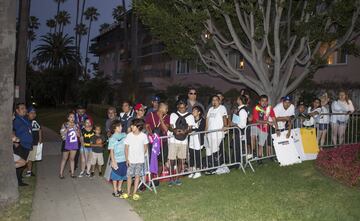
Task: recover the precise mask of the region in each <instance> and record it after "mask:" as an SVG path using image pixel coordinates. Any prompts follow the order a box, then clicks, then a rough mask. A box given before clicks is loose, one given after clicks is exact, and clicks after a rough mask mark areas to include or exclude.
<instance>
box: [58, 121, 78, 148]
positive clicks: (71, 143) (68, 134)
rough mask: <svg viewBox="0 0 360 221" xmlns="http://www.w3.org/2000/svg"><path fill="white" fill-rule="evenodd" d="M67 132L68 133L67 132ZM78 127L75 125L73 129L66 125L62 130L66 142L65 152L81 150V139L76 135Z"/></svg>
mask: <svg viewBox="0 0 360 221" xmlns="http://www.w3.org/2000/svg"><path fill="white" fill-rule="evenodd" d="M66 130H67V131H66ZM77 130H78V126H77V125H75V126H74V127H72V128H69V127H68V125H67V124H64V125H63V126H62V128H61V131H60V133H61V136H62V138H63V140H64V141H65V146H64V149H65V150H77V149H79V138H78V136H77V134H76V131H77Z"/></svg>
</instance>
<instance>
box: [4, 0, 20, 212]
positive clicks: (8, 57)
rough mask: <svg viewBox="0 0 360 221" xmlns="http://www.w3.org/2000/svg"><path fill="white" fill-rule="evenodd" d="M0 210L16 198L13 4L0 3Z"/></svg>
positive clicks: (5, 1)
mask: <svg viewBox="0 0 360 221" xmlns="http://www.w3.org/2000/svg"><path fill="white" fill-rule="evenodd" d="M0 8H1V9H2V12H1V13H0V25H1V29H0V42H1V43H0V54H1V55H2V56H0V67H1V74H0V113H1V114H2V117H0V139H1V145H0V162H1V166H0V177H1V179H0V210H1V208H3V207H4V206H6V205H8V204H9V203H12V202H15V201H16V200H17V198H18V195H19V194H18V186H17V179H16V175H15V166H14V158H13V150H12V143H11V139H10V138H11V134H12V107H13V102H14V63H15V60H14V58H15V48H16V41H15V39H16V1H14V0H0Z"/></svg>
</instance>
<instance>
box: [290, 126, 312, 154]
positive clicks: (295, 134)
mask: <svg viewBox="0 0 360 221" xmlns="http://www.w3.org/2000/svg"><path fill="white" fill-rule="evenodd" d="M291 137H292V138H293V140H294V145H295V148H296V151H297V152H298V154H299V156H300V159H301V160H302V161H305V160H308V159H307V157H306V154H305V152H304V147H303V143H302V139H301V133H300V128H295V129H292V130H291Z"/></svg>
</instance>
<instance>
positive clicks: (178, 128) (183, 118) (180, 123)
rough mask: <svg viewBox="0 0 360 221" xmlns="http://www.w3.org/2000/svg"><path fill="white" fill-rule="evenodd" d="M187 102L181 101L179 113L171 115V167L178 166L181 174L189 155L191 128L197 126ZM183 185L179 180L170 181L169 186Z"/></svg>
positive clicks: (178, 107) (178, 108)
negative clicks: (187, 109) (188, 146)
mask: <svg viewBox="0 0 360 221" xmlns="http://www.w3.org/2000/svg"><path fill="white" fill-rule="evenodd" d="M186 108H187V103H186V101H183V100H179V101H178V102H177V112H175V113H172V114H171V115H170V127H171V131H172V135H173V136H171V138H170V139H169V155H168V158H169V160H170V165H171V167H172V168H173V167H174V166H175V165H176V160H178V161H179V162H178V164H177V172H179V173H181V172H182V171H183V169H184V164H185V159H186V155H187V145H188V139H187V135H188V134H189V133H190V132H191V128H192V127H193V126H194V125H195V119H194V116H193V115H192V114H191V113H189V112H187V111H186ZM174 184H175V185H181V182H180V180H179V179H178V178H175V180H170V182H169V185H174Z"/></svg>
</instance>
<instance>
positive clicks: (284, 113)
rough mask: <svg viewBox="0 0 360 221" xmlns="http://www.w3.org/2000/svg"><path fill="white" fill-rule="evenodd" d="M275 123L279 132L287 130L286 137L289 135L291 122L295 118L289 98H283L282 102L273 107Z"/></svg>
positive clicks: (293, 108) (293, 107)
mask: <svg viewBox="0 0 360 221" xmlns="http://www.w3.org/2000/svg"><path fill="white" fill-rule="evenodd" d="M274 113H275V116H276V122H277V125H278V129H279V130H280V131H285V130H286V129H287V130H288V132H287V134H286V137H287V138H289V137H290V134H291V127H292V120H293V119H294V116H295V106H294V105H293V104H292V103H291V97H290V96H285V97H283V99H282V102H281V103H279V104H277V105H276V106H275V107H274Z"/></svg>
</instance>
